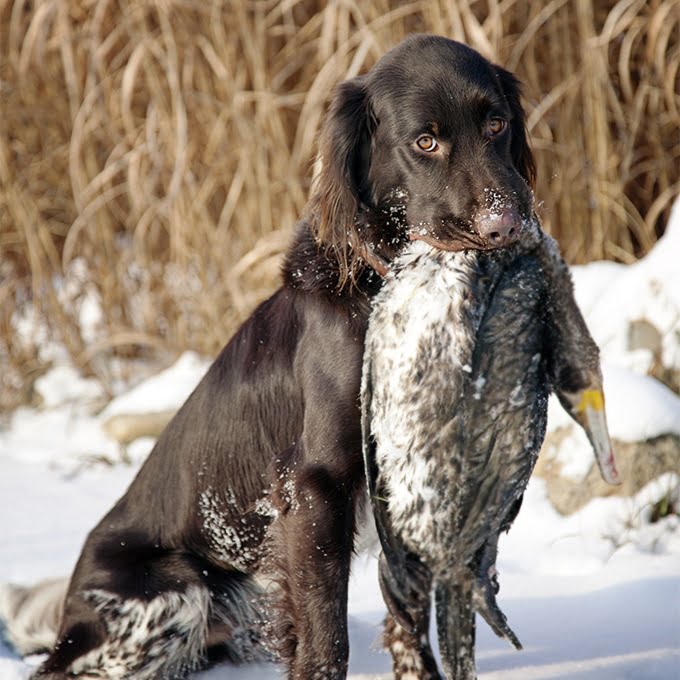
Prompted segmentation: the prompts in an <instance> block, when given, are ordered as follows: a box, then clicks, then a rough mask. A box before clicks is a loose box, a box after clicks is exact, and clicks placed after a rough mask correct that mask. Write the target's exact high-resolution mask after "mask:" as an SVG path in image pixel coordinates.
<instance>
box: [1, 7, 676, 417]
mask: <svg viewBox="0 0 680 680" xmlns="http://www.w3.org/2000/svg"><path fill="white" fill-rule="evenodd" d="M411 31H426V32H434V33H439V34H443V35H448V36H450V37H452V38H455V39H459V40H464V41H467V42H468V43H469V44H471V45H472V46H473V47H475V48H477V49H478V50H480V51H481V52H482V53H483V54H485V55H486V56H488V57H490V58H492V59H494V60H496V61H498V62H499V63H502V64H504V65H506V66H507V67H509V68H510V69H513V70H515V71H516V72H517V73H518V74H519V75H520V77H521V78H522V80H523V81H524V83H525V94H526V101H527V105H528V109H529V111H530V117H529V126H530V128H531V132H532V137H533V144H534V148H535V150H536V152H537V156H538V166H539V184H538V191H537V194H538V197H539V199H540V200H541V201H543V206H542V210H541V212H542V216H543V218H544V222H545V225H546V227H547V228H548V229H549V230H550V231H552V233H554V234H555V235H557V237H558V238H559V239H560V241H561V243H562V245H563V248H564V249H565V251H566V253H567V256H568V258H569V259H570V260H572V261H584V260H588V259H594V258H615V259H619V260H623V261H630V260H632V259H634V258H635V257H636V256H639V255H642V254H644V253H645V252H646V251H647V250H648V249H649V248H650V247H651V246H652V245H653V243H654V242H655V240H656V239H657V237H658V236H659V235H660V233H661V232H662V231H663V227H664V224H665V220H666V218H667V215H668V210H669V206H670V203H671V201H672V199H673V197H674V196H675V195H677V194H678V189H679V184H678V183H679V178H680V169H679V168H680V163H679V162H678V161H679V158H678V156H679V155H680V137H679V136H678V127H679V125H678V124H679V122H680V113H679V111H680V103H679V99H678V92H677V78H678V70H679V67H680V37H679V32H680V12H679V11H678V4H677V0H619V1H618V2H614V1H611V0H610V1H605V0H574V1H568V0H550V2H547V3H536V2H519V1H517V0H484V1H482V0H479V1H475V0H458V2H455V3H454V2H451V1H450V0H427V1H414V2H388V0H367V1H366V2H361V3H359V2H357V1H356V0H337V1H334V2H328V3H325V2H320V1H318V0H306V1H305V0H281V1H278V0H244V1H242V2H239V1H238V0H231V1H222V2H220V1H218V0H203V1H201V2H192V1H191V0H156V1H155V2H143V3H139V2H135V1H134V0H117V1H114V0H87V1H85V0H79V1H76V0H36V1H35V2H33V3H28V2H26V1H25V0H0V106H1V110H0V249H1V258H0V360H1V362H2V366H3V369H2V372H1V376H2V377H0V381H1V382H2V386H1V388H0V409H2V408H8V407H11V406H12V405H14V404H16V403H17V402H18V401H21V400H24V399H26V397H27V395H28V388H29V387H30V385H31V384H32V380H33V378H34V377H35V375H37V374H38V373H39V372H40V371H41V370H42V367H43V365H44V363H45V356H44V355H41V353H40V351H39V345H40V343H41V339H40V338H39V337H37V336H36V334H35V330H34V331H33V332H32V333H26V332H23V333H22V332H20V330H19V329H20V328H21V327H22V325H23V326H25V325H26V319H25V317H26V315H27V314H28V313H29V311H28V310H30V313H31V314H32V315H33V317H34V321H35V322H36V323H33V324H32V325H30V327H31V328H33V329H35V328H39V329H42V332H43V333H45V334H47V335H48V336H49V337H53V338H56V339H58V340H59V341H60V342H61V343H62V344H63V345H64V346H65V347H66V349H67V351H68V352H69V354H70V356H71V358H72V360H73V361H74V362H75V364H76V365H78V366H80V367H82V368H83V370H85V371H86V372H89V373H92V374H95V375H97V376H98V377H99V378H100V379H101V380H102V381H103V383H104V384H105V385H106V386H107V387H109V388H111V387H112V380H113V379H114V378H115V377H116V374H115V373H112V368H111V367H112V366H115V365H116V364H115V362H112V359H114V358H115V357H116V356H118V355H121V354H123V355H125V354H128V355H134V356H138V355H143V356H146V357H153V358H156V359H158V358H161V359H163V358H167V355H168V354H169V353H172V352H175V351H177V350H179V349H181V348H185V347H193V348H195V349H198V350H199V351H201V352H204V353H206V354H212V353H214V352H216V351H217V350H218V348H219V347H220V346H221V345H222V344H223V342H224V341H225V339H227V338H228V336H229V334H230V333H231V332H232V331H233V330H234V328H235V327H236V325H237V324H238V323H239V322H240V321H241V320H242V319H243V318H244V316H245V315H246V314H247V313H248V312H249V311H250V310H251V309H252V307H253V305H254V304H255V303H256V302H257V301H258V300H260V299H262V298H263V297H264V296H266V295H267V294H268V293H269V292H270V291H271V290H272V289H273V287H274V286H275V285H276V282H277V277H278V268H277V263H278V262H279V259H280V254H281V252H282V250H283V248H284V247H285V243H286V240H287V238H288V236H289V234H290V230H291V227H292V225H293V224H294V222H295V220H296V219H297V217H298V216H299V214H300V213H301V211H302V208H303V206H304V204H305V201H306V197H307V194H308V189H309V181H310V170H311V161H312V158H313V153H314V150H315V141H316V138H317V133H318V130H319V125H320V121H321V118H322V115H323V111H324V107H325V105H326V102H327V101H328V98H329V94H330V92H331V89H332V87H333V85H334V84H335V83H336V82H337V81H339V80H341V79H343V78H345V77H348V76H352V75H355V74H357V73H359V72H362V71H364V70H366V69H367V68H369V67H370V66H371V65H372V64H373V63H374V62H375V61H376V60H377V59H378V58H379V57H380V55H381V54H383V53H384V52H385V51H386V50H387V49H389V47H391V46H392V45H394V44H395V43H396V42H397V41H398V40H399V39H400V38H401V37H403V36H404V35H405V34H406V33H408V32H411ZM91 299H96V300H98V302H99V304H100V305H101V309H102V310H103V318H102V319H101V320H100V321H99V323H98V325H97V326H96V327H94V328H92V327H91V324H90V323H89V322H88V320H87V314H86V310H87V308H88V306H87V301H88V300H91ZM43 339H44V338H43Z"/></svg>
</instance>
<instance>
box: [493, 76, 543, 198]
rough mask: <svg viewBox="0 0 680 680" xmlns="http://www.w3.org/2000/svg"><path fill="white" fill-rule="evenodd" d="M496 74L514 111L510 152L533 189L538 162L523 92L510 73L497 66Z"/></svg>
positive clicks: (521, 173)
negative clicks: (527, 123) (535, 157)
mask: <svg viewBox="0 0 680 680" xmlns="http://www.w3.org/2000/svg"><path fill="white" fill-rule="evenodd" d="M496 73H497V74H498V80H499V82H500V85H501V88H502V89H503V93H504V94H505V99H506V101H507V102H508V104H509V106H510V110H511V111H512V124H511V126H510V130H511V134H512V141H511V143H510V152H511V153H512V160H513V163H514V164H515V167H516V168H517V171H518V172H519V174H520V175H522V177H524V179H525V180H526V182H527V184H528V185H529V186H530V187H531V188H532V189H533V188H534V186H535V183H536V162H535V161H534V155H533V153H532V152H531V148H530V147H529V138H528V135H527V130H526V114H525V112H524V109H523V108H522V103H521V101H520V96H521V94H522V90H521V87H520V83H519V80H518V79H517V78H516V77H515V76H514V75H513V74H512V73H510V71H506V70H505V69H503V68H501V67H500V66H496Z"/></svg>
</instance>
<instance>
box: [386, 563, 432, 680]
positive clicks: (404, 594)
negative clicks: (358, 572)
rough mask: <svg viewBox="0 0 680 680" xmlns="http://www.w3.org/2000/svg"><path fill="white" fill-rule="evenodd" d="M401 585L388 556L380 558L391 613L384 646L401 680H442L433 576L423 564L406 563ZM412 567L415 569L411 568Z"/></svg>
mask: <svg viewBox="0 0 680 680" xmlns="http://www.w3.org/2000/svg"><path fill="white" fill-rule="evenodd" d="M402 566H404V569H403V571H400V572H399V573H400V574H402V576H404V577H405V576H406V573H408V577H407V578H405V579H404V580H406V581H407V582H405V583H400V582H399V581H398V579H397V578H396V577H395V575H394V573H393V572H392V570H391V569H390V566H389V565H388V563H387V560H386V559H385V556H384V555H381V556H380V562H379V579H380V589H381V590H382V595H383V599H384V600H385V604H386V605H387V609H388V612H389V613H388V614H387V616H386V617H385V626H384V632H383V646H384V648H385V649H387V650H388V651H389V652H390V654H391V655H392V669H393V671H394V677H395V678H397V680H399V679H401V678H404V679H405V678H413V679H415V678H418V680H441V675H440V674H439V671H438V670H437V662H436V661H435V659H434V654H433V653H432V647H431V646H430V638H429V634H428V631H429V623H430V591H431V590H432V576H431V574H430V572H429V570H428V569H426V568H425V567H424V565H422V564H421V563H420V562H418V563H415V562H414V563H412V564H410V565H409V564H404V565H402ZM409 566H410V567H411V568H409Z"/></svg>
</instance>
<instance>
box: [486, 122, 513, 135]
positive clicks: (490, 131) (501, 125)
mask: <svg viewBox="0 0 680 680" xmlns="http://www.w3.org/2000/svg"><path fill="white" fill-rule="evenodd" d="M506 127H508V121H507V120H505V119H504V118H490V119H489V120H488V121H487V123H486V134H487V135H488V136H489V137H497V136H498V135H500V134H501V132H504V131H505V128H506Z"/></svg>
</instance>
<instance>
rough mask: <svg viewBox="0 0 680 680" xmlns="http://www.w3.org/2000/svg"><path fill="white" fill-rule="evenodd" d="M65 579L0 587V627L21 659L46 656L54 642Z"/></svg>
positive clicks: (65, 584) (59, 617)
mask: <svg viewBox="0 0 680 680" xmlns="http://www.w3.org/2000/svg"><path fill="white" fill-rule="evenodd" d="M67 589H68V578H60V579H50V580H47V581H41V582H40V583H37V584H35V585H33V586H19V585H13V584H5V583H1V584H0V623H2V624H3V630H2V633H3V635H4V637H5V638H6V639H7V641H8V642H9V643H10V644H11V645H12V646H13V647H14V649H16V651H17V652H18V653H19V654H21V655H22V656H26V655H28V654H37V653H40V652H49V651H51V649H52V648H53V647H54V644H55V642H56V641H57V631H58V629H59V623H60V622H61V616H62V613H63V610H64V600H65V598H66V590H67Z"/></svg>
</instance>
